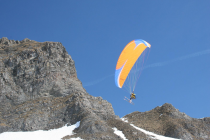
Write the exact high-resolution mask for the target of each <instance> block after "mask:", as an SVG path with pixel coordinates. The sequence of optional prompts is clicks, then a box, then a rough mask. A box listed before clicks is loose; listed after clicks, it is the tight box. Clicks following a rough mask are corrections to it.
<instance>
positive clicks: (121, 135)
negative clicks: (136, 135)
mask: <svg viewBox="0 0 210 140" xmlns="http://www.w3.org/2000/svg"><path fill="white" fill-rule="evenodd" d="M112 129H113V130H114V133H115V134H116V135H118V136H120V137H121V138H122V139H123V140H128V139H126V137H125V135H124V134H123V132H122V131H120V130H118V129H117V128H116V127H114V128H112Z"/></svg>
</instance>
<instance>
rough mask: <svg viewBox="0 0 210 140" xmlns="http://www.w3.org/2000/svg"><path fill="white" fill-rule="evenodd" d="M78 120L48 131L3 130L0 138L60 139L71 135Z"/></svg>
mask: <svg viewBox="0 0 210 140" xmlns="http://www.w3.org/2000/svg"><path fill="white" fill-rule="evenodd" d="M79 125H80V122H77V123H76V124H73V125H70V126H67V125H65V126H63V127H61V128H58V129H51V130H48V131H44V130H38V131H28V132H4V133H1V134H0V140H29V139H30V140H61V138H63V137H64V136H66V135H73V134H74V132H73V130H74V129H75V128H77V127H79ZM71 140H82V139H81V138H71Z"/></svg>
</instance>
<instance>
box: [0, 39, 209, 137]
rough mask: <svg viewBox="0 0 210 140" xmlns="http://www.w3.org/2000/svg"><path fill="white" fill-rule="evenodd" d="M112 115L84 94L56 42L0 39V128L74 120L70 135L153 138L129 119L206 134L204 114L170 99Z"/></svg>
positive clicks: (178, 132)
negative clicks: (146, 108) (184, 109)
mask: <svg viewBox="0 0 210 140" xmlns="http://www.w3.org/2000/svg"><path fill="white" fill-rule="evenodd" d="M124 119H127V122H125V121H123V120H122V119H120V118H119V117H118V116H116V115H115V113H114V110H113V108H112V105H111V104H110V103H109V102H107V101H106V100H103V99H102V98H101V97H93V96H91V95H89V94H88V93H87V92H86V90H85V89H84V88H83V86H82V83H81V81H80V80H79V79H78V78H77V73H76V69H75V64H74V61H73V60H72V58H71V56H70V55H69V54H68V53H67V51H66V49H65V48H64V46H63V45H62V44H61V43H59V42H36V41H33V40H30V39H24V40H22V41H15V40H8V39H7V38H5V37H3V38H1V39H0V133H3V132H17V131H34V130H49V129H53V128H60V127H62V126H64V125H66V124H68V125H71V124H75V123H76V122H78V121H80V126H79V127H78V128H76V129H75V130H74V134H73V135H71V136H65V137H63V139H65V140H69V139H71V138H77V137H80V138H82V139H85V140H99V139H101V140H107V139H110V140H122V138H121V137H120V136H119V135H117V134H116V133H115V131H114V129H113V128H116V129H117V130H119V131H121V132H122V133H123V134H124V135H125V137H126V138H127V139H129V140H143V139H144V140H152V139H155V138H154V137H152V136H151V135H148V134H146V133H144V132H142V131H140V130H138V129H136V128H135V127H133V126H132V125H131V123H132V124H133V125H135V126H137V127H140V128H143V129H145V130H148V131H151V132H154V133H157V134H160V135H164V136H169V137H174V138H181V139H187V140H194V139H199V140H204V139H210V133H209V132H210V118H203V119H194V118H191V117H189V116H187V115H186V114H184V113H181V112H179V111H178V110H177V109H175V108H174V107H173V106H172V105H171V104H164V105H163V106H161V107H156V108H155V109H153V110H151V111H148V112H133V113H131V114H128V115H126V116H124Z"/></svg>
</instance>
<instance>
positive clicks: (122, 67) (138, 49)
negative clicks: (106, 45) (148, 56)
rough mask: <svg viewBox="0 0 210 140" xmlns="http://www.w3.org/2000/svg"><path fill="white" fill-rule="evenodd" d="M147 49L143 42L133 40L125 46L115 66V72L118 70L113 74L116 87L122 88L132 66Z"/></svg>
mask: <svg viewBox="0 0 210 140" xmlns="http://www.w3.org/2000/svg"><path fill="white" fill-rule="evenodd" d="M147 47H150V44H149V43H147V42H146V41H144V40H133V41H131V42H130V43H128V44H127V45H126V46H125V48H124V49H123V51H122V53H121V54H120V57H119V59H118V61H117V65H116V71H117V70H119V72H115V82H116V84H117V86H118V87H120V88H122V86H123V84H124V82H125V80H126V78H127V76H128V74H129V72H130V70H131V69H132V67H133V65H134V64H135V62H136V61H137V59H138V58H139V56H140V55H141V54H142V52H143V51H144V50H145V49H146V48H147Z"/></svg>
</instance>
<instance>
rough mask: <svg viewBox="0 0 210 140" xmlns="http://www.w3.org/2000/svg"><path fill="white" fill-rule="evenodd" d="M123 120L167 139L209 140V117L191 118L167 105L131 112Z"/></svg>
mask: <svg viewBox="0 0 210 140" xmlns="http://www.w3.org/2000/svg"><path fill="white" fill-rule="evenodd" d="M124 118H126V119H127V120H128V121H129V122H132V123H133V124H135V125H136V126H138V127H140V128H143V129H146V130H148V131H151V132H154V133H156V134H160V135H164V136H168V137H173V138H180V139H183V140H208V139H210V118H209V117H208V118H203V119H195V118H191V117H189V116H187V115H186V114H185V113H182V112H179V110H178V109H176V108H174V107H173V106H172V105H171V104H168V103H166V104H164V105H163V106H161V107H156V108H154V109H153V110H151V111H147V112H133V113H131V114H128V115H126V116H124Z"/></svg>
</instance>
